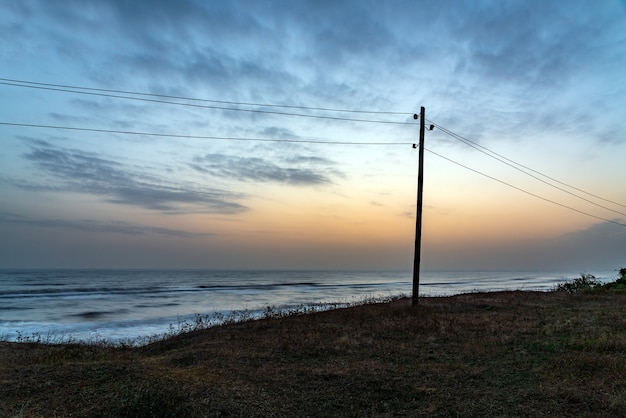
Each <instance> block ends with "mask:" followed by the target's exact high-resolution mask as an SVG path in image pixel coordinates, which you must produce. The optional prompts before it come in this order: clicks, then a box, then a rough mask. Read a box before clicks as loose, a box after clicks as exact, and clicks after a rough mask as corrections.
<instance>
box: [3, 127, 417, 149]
mask: <svg viewBox="0 0 626 418" xmlns="http://www.w3.org/2000/svg"><path fill="white" fill-rule="evenodd" d="M0 125H6V126H19V127H26V128H43V129H63V130H69V131H83V132H97V133H108V134H121V135H143V136H156V137H164V138H185V139H216V140H227V141H260V142H289V143H299V144H326V145H412V144H413V143H412V142H357V141H322V140H317V139H278V138H239V137H229V136H204V135H181V134H168V133H155V132H136V131H118V130H112V129H95V128H82V127H75V126H57V125H38V124H33V123H13V122H0Z"/></svg>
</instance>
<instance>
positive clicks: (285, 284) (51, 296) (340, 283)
mask: <svg viewBox="0 0 626 418" xmlns="http://www.w3.org/2000/svg"><path fill="white" fill-rule="evenodd" d="M594 274H595V275H596V277H597V278H598V279H600V280H601V281H611V280H614V279H615V278H616V272H601V273H597V274H596V273H594ZM579 276H580V273H571V272H422V273H421V275H420V296H447V295H454V294H459V293H466V292H475V291H498V290H539V291H548V290H551V289H553V288H554V287H555V285H556V284H557V283H560V282H564V281H567V280H571V279H574V278H576V277H579ZM411 289H412V273H411V272H410V271H376V272H372V271H212V270H17V269H16V270H7V269H5V270H0V340H4V341H26V340H28V341H33V340H34V341H37V340H42V341H46V342H64V341H85V342H101V341H106V342H111V343H131V344H132V343H134V344H140V343H141V342H142V341H149V340H150V339H151V338H155V337H156V338H158V337H159V336H165V335H167V334H171V333H176V332H178V331H180V330H181V329H184V328H185V326H186V325H189V324H193V323H194V322H195V321H197V320H198V318H203V319H202V320H203V321H204V323H205V324H206V323H215V324H217V323H220V322H222V321H224V320H229V319H230V320H236V319H238V318H239V319H241V318H250V317H259V316H262V315H263V314H264V312H266V311H267V310H268V307H269V308H270V309H271V310H272V311H273V312H278V311H280V310H286V311H289V310H297V309H302V308H303V307H307V308H308V309H317V310H322V309H330V308H333V307H341V306H346V305H350V304H355V303H359V302H362V301H365V300H374V299H385V298H391V297H395V296H399V295H404V296H410V295H411Z"/></svg>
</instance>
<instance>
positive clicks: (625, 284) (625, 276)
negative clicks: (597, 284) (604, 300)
mask: <svg viewBox="0 0 626 418" xmlns="http://www.w3.org/2000/svg"><path fill="white" fill-rule="evenodd" d="M603 287H604V288H605V289H626V267H622V268H621V269H619V277H618V278H617V280H615V281H614V282H611V283H607V284H605V285H604V286H603Z"/></svg>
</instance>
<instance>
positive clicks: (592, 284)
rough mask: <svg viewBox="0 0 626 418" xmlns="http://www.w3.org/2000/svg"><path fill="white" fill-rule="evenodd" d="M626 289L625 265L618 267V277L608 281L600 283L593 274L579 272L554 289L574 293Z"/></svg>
mask: <svg viewBox="0 0 626 418" xmlns="http://www.w3.org/2000/svg"><path fill="white" fill-rule="evenodd" d="M602 289H610V290H626V267H622V268H620V269H619V277H618V278H617V279H616V280H615V281H613V282H610V283H605V284H602V283H601V282H600V281H599V280H597V279H596V277H595V276H594V275H593V274H581V275H580V277H578V278H576V279H574V280H572V281H570V282H565V283H559V284H557V285H556V287H555V289H554V290H556V291H557V292H567V293H576V292H579V291H586V290H602Z"/></svg>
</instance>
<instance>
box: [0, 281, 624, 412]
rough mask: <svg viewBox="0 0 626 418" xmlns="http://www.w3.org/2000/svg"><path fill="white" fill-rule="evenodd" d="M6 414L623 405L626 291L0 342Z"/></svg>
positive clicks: (382, 307)
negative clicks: (96, 340)
mask: <svg viewBox="0 0 626 418" xmlns="http://www.w3.org/2000/svg"><path fill="white" fill-rule="evenodd" d="M0 415H1V416H6V417H35V416H46V417H52V416H63V417H67V416H94V417H98V416H102V417H107V416H111V417H113V416H115V417H124V416H127V417H141V416H172V417H173V416H177V417H184V416H189V417H201V416H208V417H221V416H235V417H239V416H242V417H251V416H263V417H272V416H276V417H281V416H285V417H288V416H293V417H296V416H297V417H304V416H309V417H314V416H315V417H318V416H328V417H341V416H353V417H364V416H420V415H423V416H463V417H472V416H475V417H485V416H532V417H538V416H572V417H573V416H576V417H584V416H597V417H609V416H610V417H619V416H622V417H623V416H626V293H624V292H623V291H606V290H605V291H590V292H578V293H567V292H548V293H539V292H497V293H474V294H465V295H459V296H453V297H441V298H422V299H421V300H420V305H419V306H418V307H415V308H414V307H411V306H410V301H409V300H408V299H400V300H395V301H392V302H389V303H380V304H367V305H362V306H356V307H351V308H346V309H337V310H333V311H327V312H320V313H312V314H307V315H293V316H289V317H283V318H266V319H261V320H255V321H248V322H244V323H238V324H229V325H224V326H218V327H214V328H210V329H204V330H198V331H193V332H190V333H186V334H182V335H178V336H175V337H173V338H169V339H167V340H163V341H158V342H155V343H152V344H150V345H147V346H143V347H135V348H132V347H105V346H89V345H79V344H65V345H47V344H34V343H6V342H5V343H0Z"/></svg>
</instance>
